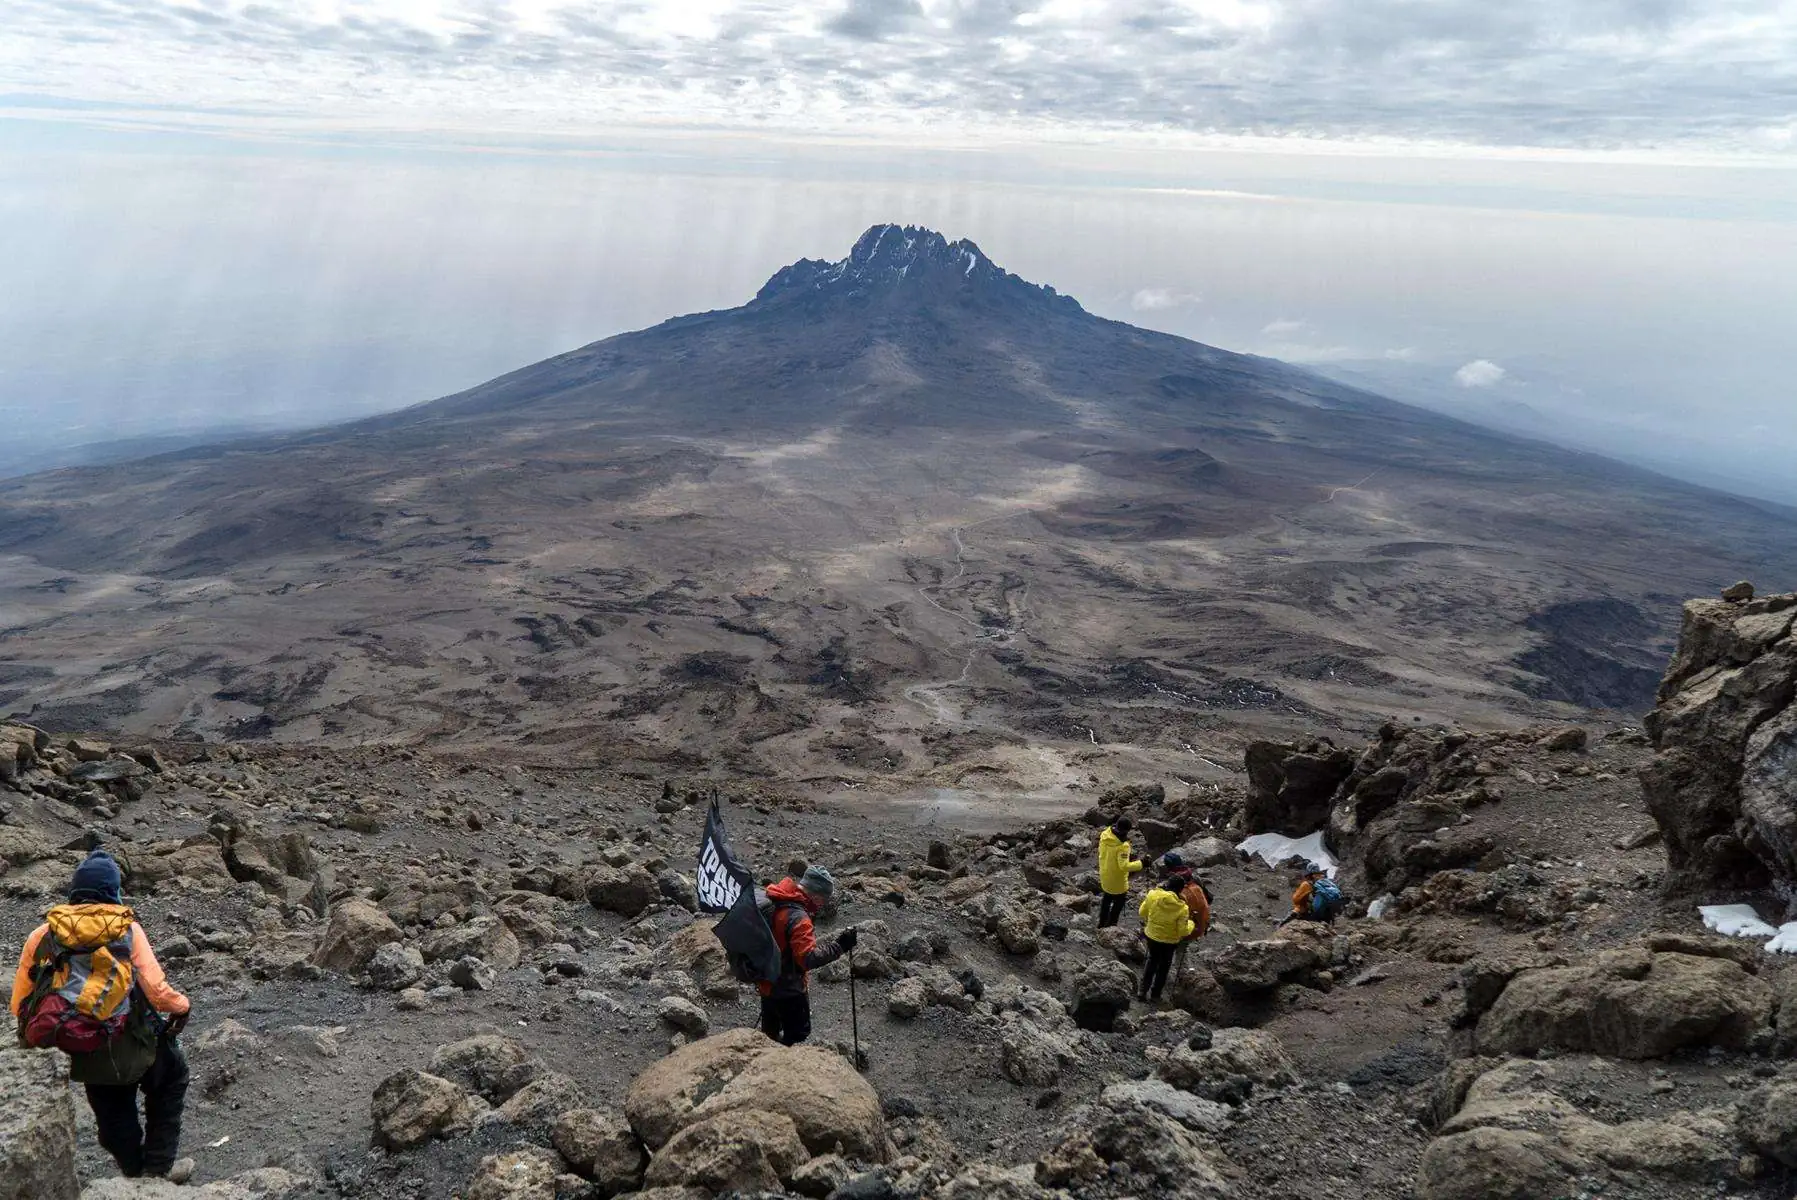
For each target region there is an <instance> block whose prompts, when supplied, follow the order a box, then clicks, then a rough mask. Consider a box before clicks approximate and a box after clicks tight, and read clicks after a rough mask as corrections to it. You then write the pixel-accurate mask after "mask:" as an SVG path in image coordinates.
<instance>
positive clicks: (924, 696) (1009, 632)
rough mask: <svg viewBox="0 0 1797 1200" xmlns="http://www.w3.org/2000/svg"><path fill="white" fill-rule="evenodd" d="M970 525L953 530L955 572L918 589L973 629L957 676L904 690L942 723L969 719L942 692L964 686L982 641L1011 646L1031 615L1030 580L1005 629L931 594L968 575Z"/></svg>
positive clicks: (931, 602)
mask: <svg viewBox="0 0 1797 1200" xmlns="http://www.w3.org/2000/svg"><path fill="white" fill-rule="evenodd" d="M1006 515H1009V514H1006ZM1002 519H1003V518H1002V517H988V518H986V520H984V521H976V522H974V525H984V524H987V523H988V522H990V521H997V520H1002ZM971 528H973V525H966V526H961V525H957V526H955V527H954V529H952V530H951V531H950V534H951V536H953V538H954V541H955V573H954V574H953V575H952V576H950V577H949V578H947V579H945V580H943V581H942V582H941V583H929V584H921V585H919V586H918V588H917V594H918V595H919V596H921V597H923V600H924V602H925V603H926V604H928V605H929V606H930V607H931V608H934V609H935V610H936V611H938V612H941V613H946V614H947V615H948V616H951V617H953V618H954V619H955V620H957V621H960V622H961V623H962V624H964V625H967V626H970V627H971V628H972V629H973V630H974V635H973V644H972V645H971V646H969V647H968V648H967V655H966V657H965V658H963V659H962V660H961V672H960V674H958V675H956V676H954V677H953V678H952V679H940V680H937V681H936V682H934V683H913V684H911V685H909V686H908V687H906V688H905V690H904V692H903V693H902V694H903V695H904V697H905V699H907V700H909V701H911V702H912V703H913V704H916V705H918V706H919V707H921V708H923V709H924V710H925V711H926V712H928V713H929V714H930V717H931V719H933V720H935V721H937V722H939V723H950V722H953V723H959V724H964V723H965V722H966V716H965V715H964V714H963V713H961V712H958V711H956V709H955V707H954V706H953V705H951V704H950V703H949V702H948V701H947V700H945V699H943V697H942V693H943V692H945V691H947V690H949V689H950V688H957V687H961V686H962V685H964V684H965V683H966V682H967V678H968V676H969V675H970V674H971V673H972V672H973V664H974V662H975V661H976V660H977V659H978V658H979V656H980V651H981V650H982V649H984V648H985V647H984V645H983V643H986V642H994V641H996V642H998V643H1000V644H1001V645H1009V644H1010V643H1011V641H1012V640H1013V639H1015V638H1016V637H1017V635H1018V634H1020V633H1022V632H1023V627H1024V622H1023V619H1022V618H1024V617H1026V616H1027V615H1028V612H1027V608H1026V605H1027V604H1028V602H1029V591H1030V589H1029V583H1028V581H1025V583H1024V585H1023V591H1022V592H1021V593H1020V594H1019V595H1018V598H1017V604H1016V612H1017V614H1018V618H1019V619H1018V620H1017V621H1016V622H1015V623H1013V624H1010V625H1007V626H1006V627H1005V628H1003V629H990V628H988V627H987V626H985V625H982V624H981V623H980V622H979V621H977V620H975V619H973V618H972V617H969V616H967V615H966V614H964V613H958V612H956V611H955V610H953V609H951V608H947V607H945V606H943V604H942V603H941V602H940V601H938V600H937V599H936V597H934V596H932V595H931V594H930V593H931V592H932V591H939V590H941V589H943V588H947V587H950V586H952V585H954V584H956V583H959V582H960V581H961V580H962V579H965V578H966V577H967V543H966V541H965V540H963V539H962V537H961V534H962V532H963V530H965V529H971Z"/></svg>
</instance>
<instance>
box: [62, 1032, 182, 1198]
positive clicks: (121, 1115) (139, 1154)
mask: <svg viewBox="0 0 1797 1200" xmlns="http://www.w3.org/2000/svg"><path fill="white" fill-rule="evenodd" d="M86 1087H87V1103H88V1107H90V1108H92V1109H93V1110H94V1124H95V1125H97V1126H98V1127H99V1131H100V1146H101V1148H102V1149H104V1150H105V1151H106V1153H108V1154H110V1155H112V1158H113V1161H114V1162H116V1163H118V1165H119V1171H120V1172H121V1173H123V1174H124V1175H127V1176H131V1177H136V1176H139V1175H167V1174H168V1171H169V1168H170V1167H172V1166H174V1165H175V1156H176V1154H177V1152H178V1151H179V1150H180V1148H181V1108H182V1105H183V1104H185V1103H186V1100H187V1056H186V1055H185V1054H183V1053H181V1044H180V1043H179V1042H177V1041H176V1040H175V1039H174V1038H171V1037H164V1038H162V1039H161V1040H160V1041H159V1042H158V1043H157V1045H156V1061H155V1062H153V1063H151V1064H150V1069H149V1070H148V1071H146V1072H144V1077H143V1078H142V1079H140V1080H138V1081H137V1082H136V1083H90V1084H87V1085H86ZM140 1091H141V1092H143V1097H144V1111H143V1116H144V1120H143V1123H142V1124H141V1125H140V1124H139V1123H138V1119H137V1093H138V1092H140Z"/></svg>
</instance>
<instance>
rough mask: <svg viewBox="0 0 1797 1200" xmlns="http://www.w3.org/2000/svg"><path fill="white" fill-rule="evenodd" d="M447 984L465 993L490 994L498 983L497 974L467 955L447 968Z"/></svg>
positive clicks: (478, 960)
mask: <svg viewBox="0 0 1797 1200" xmlns="http://www.w3.org/2000/svg"><path fill="white" fill-rule="evenodd" d="M449 982H450V983H453V984H454V985H455V986H456V987H459V988H461V989H462V990H463V991H465V992H490V991H492V990H493V985H494V984H496V983H498V982H499V972H497V971H495V970H494V969H493V968H492V967H490V966H488V965H487V964H486V963H484V962H482V961H481V960H480V959H478V958H475V957H474V956H473V955H469V956H468V957H466V958H458V959H457V960H456V961H455V963H454V965H452V966H451V967H450V968H449Z"/></svg>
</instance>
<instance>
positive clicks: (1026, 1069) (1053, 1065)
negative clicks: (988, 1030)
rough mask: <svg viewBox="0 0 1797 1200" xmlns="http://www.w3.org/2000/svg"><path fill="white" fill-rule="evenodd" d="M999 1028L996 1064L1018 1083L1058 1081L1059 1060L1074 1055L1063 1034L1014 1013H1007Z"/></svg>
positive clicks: (1050, 1083) (1066, 1060)
mask: <svg viewBox="0 0 1797 1200" xmlns="http://www.w3.org/2000/svg"><path fill="white" fill-rule="evenodd" d="M1000 1029H1001V1031H1000V1034H999V1068H1000V1069H1001V1070H1002V1071H1003V1072H1004V1076H1005V1078H1006V1079H1009V1080H1010V1081H1011V1082H1012V1083H1015V1084H1018V1085H1020V1086H1023V1087H1052V1086H1053V1085H1054V1084H1056V1083H1057V1082H1059V1081H1060V1078H1061V1066H1062V1064H1063V1063H1069V1062H1072V1061H1073V1060H1074V1059H1075V1057H1076V1053H1075V1051H1074V1049H1073V1046H1072V1044H1071V1043H1070V1042H1069V1041H1068V1040H1067V1039H1066V1038H1064V1037H1060V1036H1058V1035H1057V1034H1054V1033H1051V1032H1049V1031H1048V1030H1046V1029H1043V1028H1042V1027H1041V1026H1040V1025H1037V1024H1036V1023H1034V1022H1033V1021H1026V1020H1024V1019H1023V1018H1021V1017H1019V1016H1018V1015H1017V1014H1016V1013H1006V1014H1005V1016H1004V1022H1003V1025H1002V1026H1001V1027H1000Z"/></svg>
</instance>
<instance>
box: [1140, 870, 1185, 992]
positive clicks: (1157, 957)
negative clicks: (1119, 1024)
mask: <svg viewBox="0 0 1797 1200" xmlns="http://www.w3.org/2000/svg"><path fill="white" fill-rule="evenodd" d="M1180 882H1181V880H1180V879H1179V877H1178V874H1177V873H1176V872H1173V871H1169V872H1167V875H1166V878H1164V879H1162V880H1161V882H1159V883H1157V884H1155V885H1154V886H1153V887H1152V888H1150V889H1148V894H1147V895H1146V896H1144V897H1142V907H1141V908H1140V909H1139V910H1138V914H1139V915H1140V916H1141V918H1142V932H1143V933H1144V934H1146V935H1147V936H1148V967H1147V969H1146V970H1144V971H1143V972H1142V986H1141V988H1140V989H1139V990H1138V991H1137V992H1136V999H1138V1000H1148V1001H1153V1000H1159V999H1160V998H1161V990H1162V989H1163V988H1165V987H1166V986H1167V972H1168V970H1169V969H1170V968H1171V967H1172V966H1173V953H1174V951H1176V950H1178V949H1179V944H1180V943H1181V942H1183V941H1185V940H1186V939H1187V938H1189V937H1191V936H1192V934H1194V933H1195V932H1197V930H1198V926H1197V923H1196V922H1194V921H1193V920H1192V910H1191V907H1190V906H1189V905H1187V904H1186V901H1185V897H1184V896H1181V895H1180V894H1179V891H1178V888H1179V884H1180Z"/></svg>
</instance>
